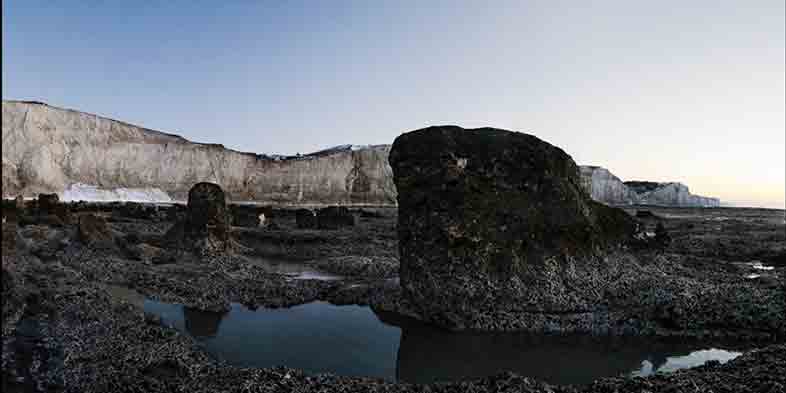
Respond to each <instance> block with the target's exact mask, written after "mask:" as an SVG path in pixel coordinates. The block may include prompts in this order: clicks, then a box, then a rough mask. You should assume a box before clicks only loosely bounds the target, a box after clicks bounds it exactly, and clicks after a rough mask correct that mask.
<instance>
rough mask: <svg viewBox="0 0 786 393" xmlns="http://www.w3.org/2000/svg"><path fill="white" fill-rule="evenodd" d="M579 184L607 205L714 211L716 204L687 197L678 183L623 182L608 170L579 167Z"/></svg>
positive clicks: (695, 197) (697, 196)
mask: <svg viewBox="0 0 786 393" xmlns="http://www.w3.org/2000/svg"><path fill="white" fill-rule="evenodd" d="M580 170H581V181H582V185H583V186H584V188H585V189H586V190H587V191H588V192H589V193H590V195H592V198H593V199H595V200H596V201H599V202H603V203H606V204H610V205H633V204H641V205H657V206H679V207H718V206H720V200H719V199H718V198H710V197H705V196H700V195H693V194H691V193H690V190H689V189H688V186H686V185H684V184H682V183H656V182H642V181H628V182H623V181H622V180H620V179H619V178H618V177H616V176H614V174H612V173H611V172H609V170H608V169H606V168H602V167H598V166H582V167H581V168H580Z"/></svg>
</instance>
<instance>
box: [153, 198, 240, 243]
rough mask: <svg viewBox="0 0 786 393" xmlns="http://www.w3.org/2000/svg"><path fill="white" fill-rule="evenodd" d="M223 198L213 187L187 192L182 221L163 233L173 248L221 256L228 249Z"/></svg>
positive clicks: (225, 211) (224, 199)
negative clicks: (219, 254)
mask: <svg viewBox="0 0 786 393" xmlns="http://www.w3.org/2000/svg"><path fill="white" fill-rule="evenodd" d="M230 220H231V218H230V214H229V210H228V209H227V204H226V195H225V194H224V191H223V190H222V189H221V187H220V186H219V185H217V184H213V183H197V184H196V185H194V186H193V187H192V188H191V190H190V191H189V192H188V207H187V209H186V214H185V218H184V219H182V220H179V221H178V222H177V223H175V225H174V226H173V227H172V229H170V230H169V232H168V233H167V238H168V239H169V240H170V242H171V243H172V245H173V246H175V247H176V248H179V249H184V250H188V251H195V252H198V253H201V254H205V253H222V252H225V251H227V249H228V248H229V246H230V239H229V231H230Z"/></svg>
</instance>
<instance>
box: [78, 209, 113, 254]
mask: <svg viewBox="0 0 786 393" xmlns="http://www.w3.org/2000/svg"><path fill="white" fill-rule="evenodd" d="M77 234H78V237H79V241H80V242H82V243H83V244H85V245H87V246H89V247H92V248H113V247H114V246H115V233H114V232H113V231H112V230H111V229H110V228H109V225H107V222H106V219H104V217H101V216H98V215H95V214H90V213H88V214H82V215H80V216H79V225H78V230H77Z"/></svg>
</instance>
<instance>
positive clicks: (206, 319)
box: [183, 307, 226, 337]
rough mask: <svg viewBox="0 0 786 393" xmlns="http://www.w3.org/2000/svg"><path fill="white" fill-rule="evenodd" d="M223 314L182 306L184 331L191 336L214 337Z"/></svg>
mask: <svg viewBox="0 0 786 393" xmlns="http://www.w3.org/2000/svg"><path fill="white" fill-rule="evenodd" d="M225 314H226V313H220V312H212V311H202V310H198V309H196V308H190V307H183V319H184V320H185V324H186V331H187V332H188V334H190V335H191V336H193V337H215V336H216V335H217V334H218V327H219V325H220V324H221V320H222V319H223V318H224V315H225Z"/></svg>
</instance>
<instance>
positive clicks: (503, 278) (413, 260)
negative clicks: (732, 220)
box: [390, 126, 637, 329]
mask: <svg viewBox="0 0 786 393" xmlns="http://www.w3.org/2000/svg"><path fill="white" fill-rule="evenodd" d="M390 164H391V166H392V168H393V173H394V179H395V183H396V187H397V189H398V205H399V215H398V234H399V247H400V256H401V267H400V277H401V285H402V289H403V291H404V294H405V296H407V297H408V298H409V299H410V300H412V302H413V303H414V304H416V305H417V306H418V307H419V308H420V310H419V311H420V313H421V315H422V316H423V317H424V319H427V320H430V321H431V322H434V323H437V324H440V325H443V326H446V327H449V328H455V329H461V328H469V327H476V326H477V325H478V323H477V320H478V319H482V318H484V316H489V315H492V314H495V313H507V314H510V313H514V314H515V313H525V312H532V313H556V314H562V313H580V312H586V311H587V310H590V309H592V308H593V307H594V306H595V305H596V304H597V303H599V302H600V301H601V300H602V288H603V282H602V281H603V278H602V270H603V266H602V265H603V264H604V261H603V257H604V256H605V255H606V253H605V251H606V250H609V249H612V248H617V247H618V246H620V245H622V244H624V243H625V242H627V241H631V240H632V239H633V236H634V234H635V232H636V229H637V224H636V222H635V220H634V219H633V218H632V217H630V216H629V215H628V214H627V213H625V212H624V211H622V210H619V209H615V208H611V207H608V206H605V205H602V204H600V203H597V202H594V201H593V200H592V199H591V198H590V196H589V195H588V194H587V193H586V191H585V190H584V189H583V188H582V186H581V180H580V178H579V170H578V167H577V166H576V164H575V163H574V162H573V159H572V158H571V157H570V156H569V155H568V154H566V153H565V152H564V151H562V150H561V149H559V148H557V147H555V146H552V145H550V144H548V143H546V142H544V141H542V140H540V139H538V138H536V137H534V136H532V135H527V134H522V133H517V132H511V131H505V130H499V129H492V128H483V129H474V130H465V129H462V128H460V127H455V126H444V127H430V128H426V129H422V130H418V131H413V132H409V133H406V134H403V135H401V136H399V137H398V138H396V141H395V142H394V144H393V148H392V150H391V153H390ZM492 318H493V317H492Z"/></svg>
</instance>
